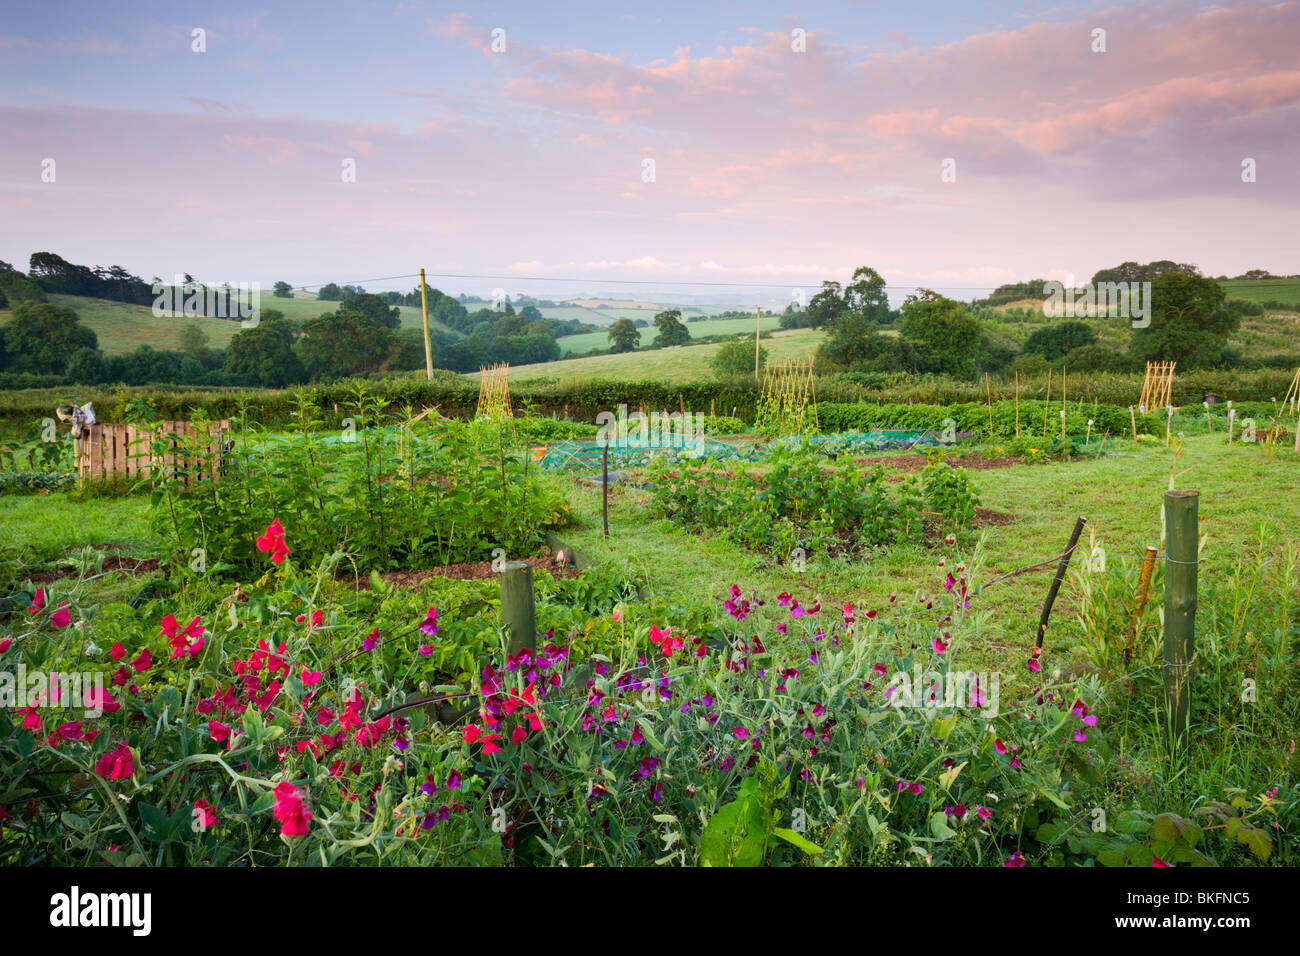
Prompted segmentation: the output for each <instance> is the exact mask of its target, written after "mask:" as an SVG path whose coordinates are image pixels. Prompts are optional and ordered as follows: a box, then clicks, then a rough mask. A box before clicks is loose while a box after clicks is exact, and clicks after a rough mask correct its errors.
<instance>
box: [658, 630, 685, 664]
mask: <svg viewBox="0 0 1300 956" xmlns="http://www.w3.org/2000/svg"><path fill="white" fill-rule="evenodd" d="M650 643H652V644H654V645H656V646H657V647H658V648H659V650H661V651H663V654H664V656H665V657H672V656H673V651H674V650H677V649H678V648H680V647H682V646H683V644H682V639H681V638H680V637H673V629H672V628H671V627H666V628H664V629H663V630H662V631H661V630H659V628H658V627H656V626H655V625H653V624H651V625H650Z"/></svg>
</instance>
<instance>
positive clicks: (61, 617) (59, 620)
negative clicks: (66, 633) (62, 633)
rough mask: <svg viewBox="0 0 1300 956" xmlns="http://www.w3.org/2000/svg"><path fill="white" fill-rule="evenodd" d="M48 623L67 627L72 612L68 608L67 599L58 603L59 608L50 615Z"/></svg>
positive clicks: (70, 621) (70, 620)
mask: <svg viewBox="0 0 1300 956" xmlns="http://www.w3.org/2000/svg"><path fill="white" fill-rule="evenodd" d="M50 623H51V624H53V625H54V626H55V627H67V626H68V625H69V624H71V623H72V612H71V611H69V610H68V602H67V601H64V602H63V603H62V604H60V605H59V609H58V610H57V611H55V612H54V613H53V614H51V615H50Z"/></svg>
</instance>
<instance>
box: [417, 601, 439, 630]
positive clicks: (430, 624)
mask: <svg viewBox="0 0 1300 956" xmlns="http://www.w3.org/2000/svg"><path fill="white" fill-rule="evenodd" d="M420 630H421V631H423V632H424V633H425V634H427V635H428V636H429V637H433V635H435V634H437V633H438V609H437V608H436V607H431V608H429V611H428V613H427V614H425V615H424V620H423V621H421V622H420Z"/></svg>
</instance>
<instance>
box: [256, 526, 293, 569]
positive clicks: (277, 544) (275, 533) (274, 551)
mask: <svg viewBox="0 0 1300 956" xmlns="http://www.w3.org/2000/svg"><path fill="white" fill-rule="evenodd" d="M257 550H258V551H266V552H269V553H270V555H271V561H272V562H273V563H275V564H280V563H282V562H283V561H284V559H285V558H286V557H288V556H289V555H291V554H293V552H292V551H290V550H289V548H288V547H287V546H286V545H285V543H284V528H283V527H282V526H281V524H280V519H279V518H276V519H275V520H273V521H272V522H271V523H270V524H269V525H267V527H266V533H265V534H262V535H260V536H259V537H258V539H257Z"/></svg>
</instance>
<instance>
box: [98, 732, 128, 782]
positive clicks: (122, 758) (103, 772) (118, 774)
mask: <svg viewBox="0 0 1300 956" xmlns="http://www.w3.org/2000/svg"><path fill="white" fill-rule="evenodd" d="M95 773H97V774H99V775H100V776H101V777H103V778H104V779H105V780H122V779H124V778H126V777H129V776H131V775H132V774H133V773H135V763H134V762H133V761H132V758H131V748H130V746H128V744H127V743H126V741H125V740H124V741H122V742H121V743H119V744H118V745H117V746H116V747H114V748H113V749H112V750H110V751H109V752H108V753H106V754H104V756H102V757H100V758H99V762H98V763H96V764H95Z"/></svg>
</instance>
